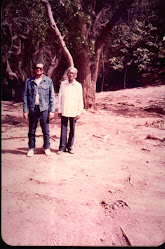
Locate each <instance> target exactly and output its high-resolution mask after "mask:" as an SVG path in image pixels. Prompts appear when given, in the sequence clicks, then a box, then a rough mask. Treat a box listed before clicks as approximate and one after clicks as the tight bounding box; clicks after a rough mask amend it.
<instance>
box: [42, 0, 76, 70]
mask: <svg viewBox="0 0 165 249" xmlns="http://www.w3.org/2000/svg"><path fill="white" fill-rule="evenodd" d="M41 2H42V3H43V4H44V5H45V7H46V10H47V15H48V19H49V22H50V26H51V28H52V29H53V31H54V33H55V35H56V36H57V39H58V42H59V45H60V48H61V50H62V53H63V54H64V56H65V58H66V60H67V63H68V67H71V66H74V62H73V58H72V56H71V54H70V52H69V50H68V49H67V47H66V44H65V42H64V39H63V37H62V35H61V33H60V31H59V29H58V27H57V25H56V23H55V21H54V18H53V14H52V10H51V6H50V4H49V2H48V1H47V0H41Z"/></svg>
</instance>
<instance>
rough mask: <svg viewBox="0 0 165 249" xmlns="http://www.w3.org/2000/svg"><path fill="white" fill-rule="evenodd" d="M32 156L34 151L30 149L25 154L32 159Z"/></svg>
mask: <svg viewBox="0 0 165 249" xmlns="http://www.w3.org/2000/svg"><path fill="white" fill-rule="evenodd" d="M33 155H34V149H30V150H29V151H28V153H27V156H28V157H32V156H33Z"/></svg>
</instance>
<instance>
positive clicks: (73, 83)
mask: <svg viewBox="0 0 165 249" xmlns="http://www.w3.org/2000/svg"><path fill="white" fill-rule="evenodd" d="M76 82H77V81H76V80H75V79H74V81H73V82H72V83H69V80H67V83H68V84H69V85H76Z"/></svg>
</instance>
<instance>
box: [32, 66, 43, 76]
mask: <svg viewBox="0 0 165 249" xmlns="http://www.w3.org/2000/svg"><path fill="white" fill-rule="evenodd" d="M43 68H44V65H43V64H36V67H35V70H34V71H35V74H36V75H37V76H41V75H42V74H43Z"/></svg>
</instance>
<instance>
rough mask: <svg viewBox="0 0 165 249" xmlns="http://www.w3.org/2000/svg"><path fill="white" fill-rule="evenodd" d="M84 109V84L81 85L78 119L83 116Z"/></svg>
mask: <svg viewBox="0 0 165 249" xmlns="http://www.w3.org/2000/svg"><path fill="white" fill-rule="evenodd" d="M79 84H80V83H79ZM83 109H84V102H83V91H82V85H81V84H80V85H79V103H78V113H77V116H76V119H79V118H80V116H81V113H82V111H83Z"/></svg>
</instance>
